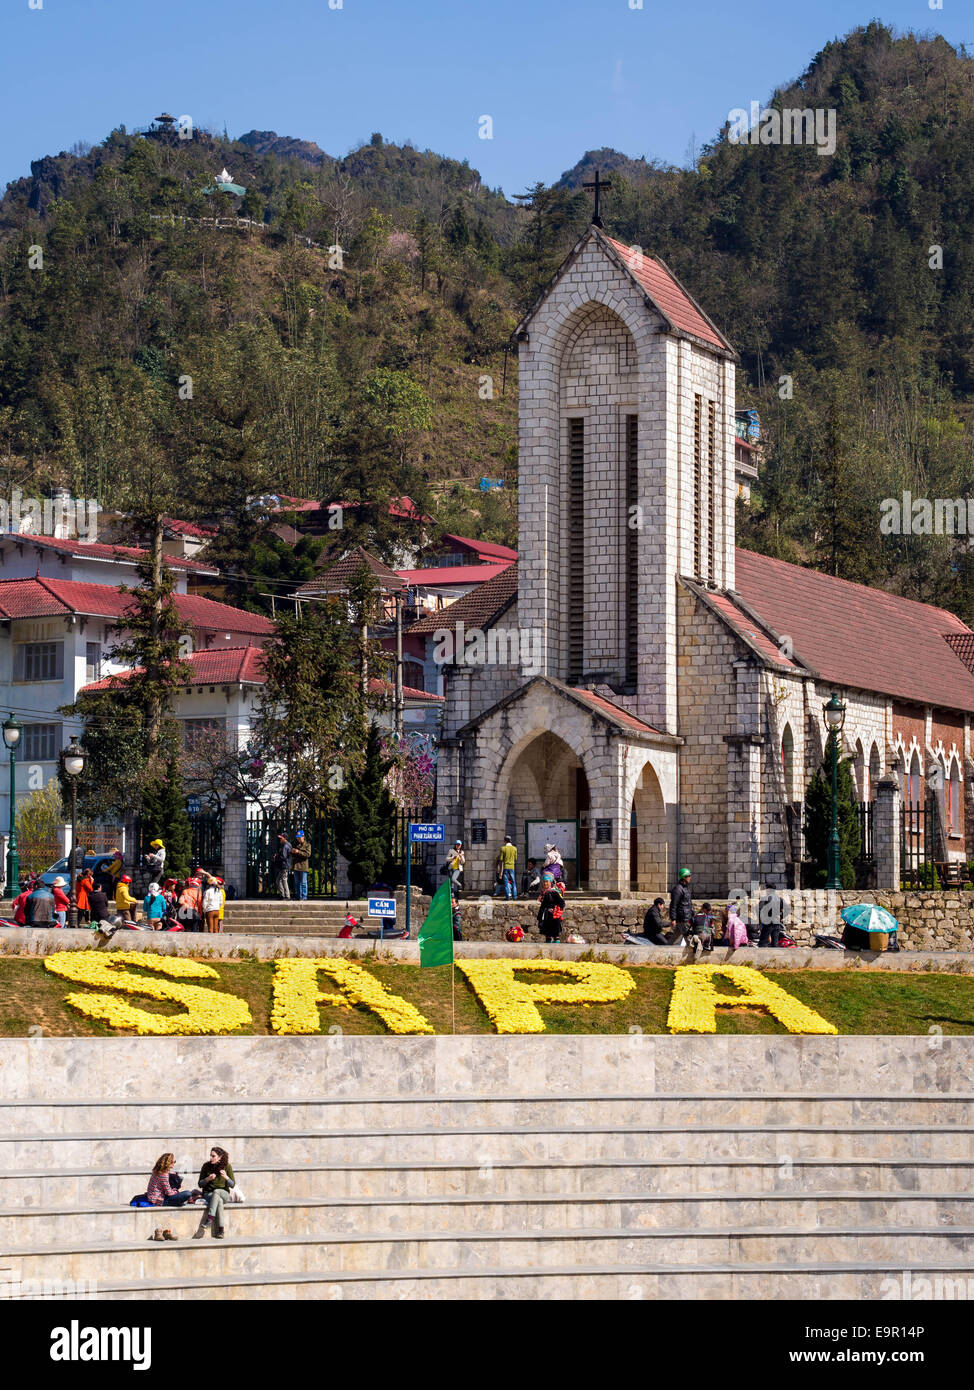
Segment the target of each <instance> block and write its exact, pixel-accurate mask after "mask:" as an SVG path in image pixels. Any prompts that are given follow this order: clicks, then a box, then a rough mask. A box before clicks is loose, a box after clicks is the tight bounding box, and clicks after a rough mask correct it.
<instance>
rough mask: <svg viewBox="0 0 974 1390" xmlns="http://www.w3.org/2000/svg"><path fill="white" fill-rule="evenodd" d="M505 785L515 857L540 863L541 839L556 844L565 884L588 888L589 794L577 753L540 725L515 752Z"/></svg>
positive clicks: (524, 863)
mask: <svg viewBox="0 0 974 1390" xmlns="http://www.w3.org/2000/svg"><path fill="white" fill-rule="evenodd" d="M507 785H508V787H509V791H508V797H507V812H506V816H507V818H506V825H505V834H507V835H510V837H511V839H512V840H513V841H514V843H515V844H516V845H517V848H518V856H519V863H520V864H521V865H522V866H523V865H526V864H527V861H528V859H529V858H534V859H537V860H538V863H539V866H540V864H541V863H542V862H543V859H544V845H545V843H546V842H547V843H554V844H558V846H559V848H560V849H561V851H562V854H563V857H564V859H565V886H566V887H567V888H588V886H589V862H590V861H589V827H588V813H589V808H590V796H589V786H588V778H587V777H586V775H585V769H584V767H583V766H582V764H581V762H580V761H579V759H578V756H577V754H576V753H574V752H573V750H572V749H571V748H570V747H569V746H568V744H567V743H565V741H564V739H561V738H559V737H558V735H557V734H553V733H551V732H550V731H548V730H545V732H544V733H540V734H538V735H537V736H536V737H535V738H533V739H531V741H530V742H529V743H528V744H527V746H526V747H525V748H523V749H522V751H521V752H520V753H518V754H517V755H516V757H515V758H514V761H513V764H512V765H511V766H510V767H509V771H508V773H507ZM545 826H550V827H551V828H550V830H549V831H546V830H545Z"/></svg>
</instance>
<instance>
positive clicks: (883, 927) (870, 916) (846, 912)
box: [840, 903, 900, 935]
mask: <svg viewBox="0 0 974 1390" xmlns="http://www.w3.org/2000/svg"><path fill="white" fill-rule="evenodd" d="M840 916H841V918H842V920H843V922H848V924H849V926H850V927H858V928H859V930H860V931H880V932H886V933H887V935H888V934H889V933H891V932H895V931H898V930H899V925H900V924H899V922H897V920H896V918H895V917H894V916H893V914H892V912H887V911H886V909H885V907H877V905H876V904H875V903H856V905H855V907H844V908H843V909H842V912H841V913H840Z"/></svg>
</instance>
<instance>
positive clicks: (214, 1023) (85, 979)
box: [44, 951, 252, 1036]
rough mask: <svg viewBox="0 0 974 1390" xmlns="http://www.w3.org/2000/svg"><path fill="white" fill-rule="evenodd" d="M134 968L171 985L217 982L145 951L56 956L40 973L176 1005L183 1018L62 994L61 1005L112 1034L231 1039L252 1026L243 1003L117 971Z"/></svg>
mask: <svg viewBox="0 0 974 1390" xmlns="http://www.w3.org/2000/svg"><path fill="white" fill-rule="evenodd" d="M126 965H137V966H140V967H141V968H142V969H143V970H155V971H157V972H158V973H159V974H160V975H168V976H170V977H173V976H175V977H176V978H177V979H178V978H180V977H181V978H182V979H187V978H188V979H213V980H218V979H219V978H220V977H219V975H218V974H217V972H216V971H215V970H214V969H213V968H212V966H209V965H204V964H203V963H202V962H201V961H198V960H188V959H187V958H186V957H185V956H159V955H155V954H153V953H152V952H150V951H112V952H111V953H109V954H107V955H101V954H100V953H98V954H96V953H95V952H94V951H57V952H56V953H55V954H54V955H52V956H46V957H45V959H44V969H45V970H50V972H51V974H52V975H60V976H62V978H63V979H65V980H74V981H76V982H77V983H78V984H81V985H103V986H107V988H108V989H120V990H124V991H125V992H126V993H127V994H141V995H144V996H146V997H147V998H149V999H160V1000H168V1001H172V1002H173V1003H176V1004H182V1005H183V1007H184V1008H185V1010H186V1012H185V1013H177V1014H153V1013H149V1012H148V1010H146V1009H137V1008H135V1007H134V1005H132V1004H129V1003H128V1002H127V1001H126V1000H124V999H119V998H118V996H117V995H113V994H68V995H66V996H65V1000H64V1002H65V1003H66V1004H70V1006H71V1008H73V1009H77V1010H78V1012H79V1013H82V1014H85V1015H86V1016H87V1017H88V1018H100V1019H103V1020H104V1021H105V1022H106V1023H109V1024H111V1026H112V1027H113V1028H132V1029H134V1030H135V1031H136V1032H137V1033H143V1034H154V1035H157V1036H162V1035H166V1034H173V1033H184V1034H185V1033H232V1032H233V1031H234V1029H236V1028H246V1027H247V1025H248V1024H249V1023H251V1022H252V1019H251V1015H250V1009H249V1007H248V1006H247V1003H246V1000H244V999H240V998H238V997H237V995H235V994H222V993H220V992H219V991H217V990H215V989H204V988H202V987H201V986H199V985H185V984H177V983H175V981H174V980H173V979H172V978H170V979H168V980H153V979H151V978H149V977H147V976H145V975H133V974H131V973H129V972H128V971H126V970H124V969H123V968H122V967H124V966H126Z"/></svg>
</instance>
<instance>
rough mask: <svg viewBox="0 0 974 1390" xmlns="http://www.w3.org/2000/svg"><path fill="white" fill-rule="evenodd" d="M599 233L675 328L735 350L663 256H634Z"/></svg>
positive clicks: (644, 253)
mask: <svg viewBox="0 0 974 1390" xmlns="http://www.w3.org/2000/svg"><path fill="white" fill-rule="evenodd" d="M599 235H600V236H601V237H602V239H603V240H604V241H605V242H607V243H608V245H609V246H611V247H612V249H613V250H614V251H615V252H616V253H617V255H619V256H620V257H621V258H622V261H623V263H624V265H625V267H626V269H627V270H628V272H629V274H630V275H631V276H632V278H633V279H634V280H635V281H636V283H637V284H639V285H641V286H642V288H643V289H644V290H645V291H646V293H647V294H648V295H649V297H650V299H651V300H652V301H653V303H654V304H655V305H656V306H657V308H658V309H659V310H660V311H661V313H662V314H663V315H664V316H665V317H666V318H668V319H669V321H670V323H672V324H673V326H674V328H681V329H682V330H683V331H684V333H692V334H693V336H694V337H695V338H702V339H703V341H704V342H705V343H711V344H712V345H713V346H714V347H718V348H723V349H724V350H725V351H728V352H729V351H732V349H731V345H730V343H728V341H727V340H726V338H724V337H722V336H721V334H720V333H718V331H717V329H716V328H715V327H714V326H713V324H712V323H710V321H709V320H708V319H707V318H706V316H705V315H704V313H703V311H702V310H701V309H699V308H698V307H697V305H696V304H694V302H693V300H692V299H691V298H690V296H689V295H688V294H687V292H686V290H685V289H684V288H683V286H682V285H681V284H680V282H679V280H677V278H676V276H675V275H674V274H673V272H672V271H671V270H670V269H669V268H668V267H667V266H666V265H664V264H663V262H662V261H661V260H657V258H656V257H655V256H648V255H647V254H646V252H645V251H644V252H643V253H642V255H641V256H639V257H635V256H633V254H632V251H631V248H630V247H628V246H626V245H625V244H624V243H623V242H621V241H616V240H615V238H614V237H610V236H606V235H605V233H604V232H602V233H599Z"/></svg>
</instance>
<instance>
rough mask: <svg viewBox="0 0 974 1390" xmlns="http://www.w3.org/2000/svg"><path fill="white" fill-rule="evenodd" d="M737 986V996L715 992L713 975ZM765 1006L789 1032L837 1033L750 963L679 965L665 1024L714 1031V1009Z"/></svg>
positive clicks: (678, 1028) (673, 1029)
mask: <svg viewBox="0 0 974 1390" xmlns="http://www.w3.org/2000/svg"><path fill="white" fill-rule="evenodd" d="M718 975H720V976H722V977H723V978H724V979H725V980H729V981H730V983H731V984H732V985H736V986H737V988H738V989H739V990H740V991H741V993H740V994H739V995H736V994H735V995H732V994H718V993H717V985H716V978H717V976H718ZM719 1008H734V1009H767V1011H768V1013H769V1014H770V1015H771V1017H772V1018H776V1019H777V1020H778V1022H779V1023H782V1024H784V1026H785V1027H786V1028H787V1029H788V1032H789V1033H837V1032H838V1031H839V1030H838V1029H837V1028H835V1027H833V1025H832V1024H831V1023H829V1022H827V1021H826V1019H824V1018H823V1017H822V1016H821V1014H817V1013H816V1012H815V1010H814V1009H810V1008H809V1007H808V1005H807V1004H803V1003H802V1002H801V1000H799V999H796V998H795V997H794V995H793V994H789V993H788V992H787V990H783V989H782V988H781V986H780V985H776V984H775V983H774V981H773V980H770V979H769V978H768V977H767V975H760V974H759V973H758V972H757V971H756V970H754V969H752V968H751V966H749V965H681V966H679V967H678V968H677V970H676V971H675V973H674V978H673V993H672V994H671V995H670V1012H669V1016H668V1018H667V1020H666V1026H667V1028H669V1030H670V1032H671V1033H716V1031H717V1010H718V1009H719Z"/></svg>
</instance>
